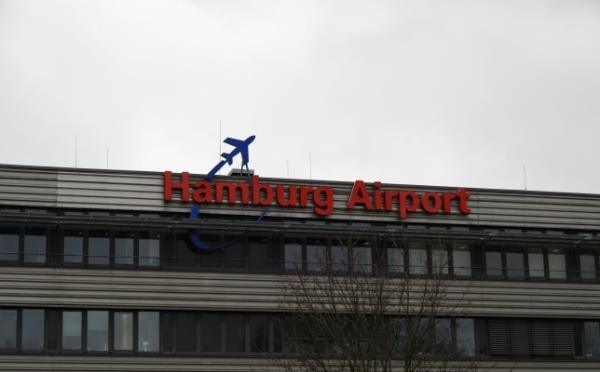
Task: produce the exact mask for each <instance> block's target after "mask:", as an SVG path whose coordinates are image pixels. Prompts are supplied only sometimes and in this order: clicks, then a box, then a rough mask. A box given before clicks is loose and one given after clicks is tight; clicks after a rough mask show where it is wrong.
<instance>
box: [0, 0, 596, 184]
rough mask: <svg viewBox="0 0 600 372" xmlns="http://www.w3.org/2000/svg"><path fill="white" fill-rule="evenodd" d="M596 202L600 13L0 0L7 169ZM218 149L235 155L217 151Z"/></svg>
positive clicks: (526, 5) (529, 4)
mask: <svg viewBox="0 0 600 372" xmlns="http://www.w3.org/2000/svg"><path fill="white" fill-rule="evenodd" d="M219 120H221V121H222V128H223V130H222V133H223V137H227V136H231V137H237V138H245V137H246V136H248V135H251V134H255V135H256V136H257V138H256V141H255V142H254V143H253V144H252V145H251V150H250V152H251V153H250V157H251V164H250V165H251V167H252V168H254V169H255V170H256V173H257V174H259V175H261V176H265V177H267V176H269V177H271V176H273V177H286V176H287V174H288V167H287V164H288V163H289V175H290V177H293V178H308V177H309V162H308V157H309V155H308V154H309V153H310V154H311V157H312V178H313V179H334V180H348V181H353V180H355V179H363V180H365V181H369V182H370V181H376V180H380V181H382V182H394V183H407V184H426V185H448V186H467V187H489V188H509V189H522V188H523V186H524V177H523V164H525V165H526V170H527V186H528V189H538V190H556V191H577V192H592V193H600V1H597V0H591V1H577V0H568V1H562V0H561V1H558V0H557V1H534V0H528V1H523V0H517V1H481V0H473V1H441V0H440V1H423V0H415V1H398V0H395V1H389V2H387V1H379V0H377V1H373V0H369V1H367V0H364V1H349V0H343V1H326V0H318V1H307V0H301V1H281V0H274V1H248V0H240V1H224V0H217V1H150V0H143V1H123V0H119V1H27V0H18V1H17V0H14V1H12V0H0V128H1V129H2V131H1V134H2V141H1V143H2V146H1V147H0V163H9V164H37V165H52V166H74V164H75V155H74V154H75V150H74V147H75V146H74V142H75V135H77V137H78V165H79V166H80V167H90V168H105V167H106V148H107V147H109V148H110V150H109V167H110V168H116V169H134V170H155V171H163V170H167V169H168V170H173V171H183V170H187V171H191V172H199V173H206V172H208V170H209V169H210V168H211V167H212V166H213V165H214V164H215V163H216V162H217V161H218V151H219ZM223 151H228V146H227V145H224V146H223Z"/></svg>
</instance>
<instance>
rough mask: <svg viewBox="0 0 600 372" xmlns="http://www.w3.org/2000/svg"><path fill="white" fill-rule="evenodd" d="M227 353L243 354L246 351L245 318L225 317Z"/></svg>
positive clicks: (235, 315)
mask: <svg viewBox="0 0 600 372" xmlns="http://www.w3.org/2000/svg"><path fill="white" fill-rule="evenodd" d="M224 320H225V322H224V323H225V352H227V353H241V352H244V351H245V342H244V341H245V338H246V332H245V324H244V317H243V316H242V315H237V314H227V315H225V319H224Z"/></svg>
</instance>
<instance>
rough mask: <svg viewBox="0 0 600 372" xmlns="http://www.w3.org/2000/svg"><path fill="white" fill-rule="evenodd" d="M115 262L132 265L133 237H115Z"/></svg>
mask: <svg viewBox="0 0 600 372" xmlns="http://www.w3.org/2000/svg"><path fill="white" fill-rule="evenodd" d="M115 264H117V265H133V239H131V238H116V239H115Z"/></svg>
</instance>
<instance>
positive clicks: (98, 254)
mask: <svg viewBox="0 0 600 372" xmlns="http://www.w3.org/2000/svg"><path fill="white" fill-rule="evenodd" d="M88 243H89V248H88V249H89V253H88V264H90V265H108V264H109V247H110V240H109V238H107V237H90V238H89V240H88Z"/></svg>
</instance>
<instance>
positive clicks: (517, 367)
mask: <svg viewBox="0 0 600 372" xmlns="http://www.w3.org/2000/svg"><path fill="white" fill-rule="evenodd" d="M288 362H289V361H286V362H285V363H288ZM467 363H469V362H467ZM281 364H282V361H278V360H276V359H274V358H273V359H264V358H235V357H229V358H215V357H209V356H207V357H201V358H198V357H176V356H170V357H144V356H114V355H112V356H102V355H86V356H82V355H56V356H47V355H0V371H10V372H14V371H28V372H34V371H36V372H37V371H40V372H41V371H90V372H92V371H93V372H108V371H121V372H134V371H135V372H140V371H144V372H162V371H177V372H184V371H189V372H250V371H269V372H284V371H285V370H286V369H285V368H284V367H283V366H281ZM453 365H456V366H457V367H456V370H457V371H458V370H463V369H466V370H473V368H469V367H467V368H460V362H455V363H454V364H453ZM468 365H469V366H471V367H472V365H471V364H470V363H469V364H468ZM476 367H477V368H476V370H477V371H481V372H486V371H493V372H541V371H556V372H559V371H560V372H575V371H598V370H600V363H599V362H597V361H584V360H579V361H573V360H571V361H564V360H538V361H533V362H522V361H514V362H513V361H499V362H490V361H483V362H479V363H477V365H476ZM391 370H392V371H395V372H401V371H403V368H402V361H401V360H397V361H394V362H392V368H391Z"/></svg>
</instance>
